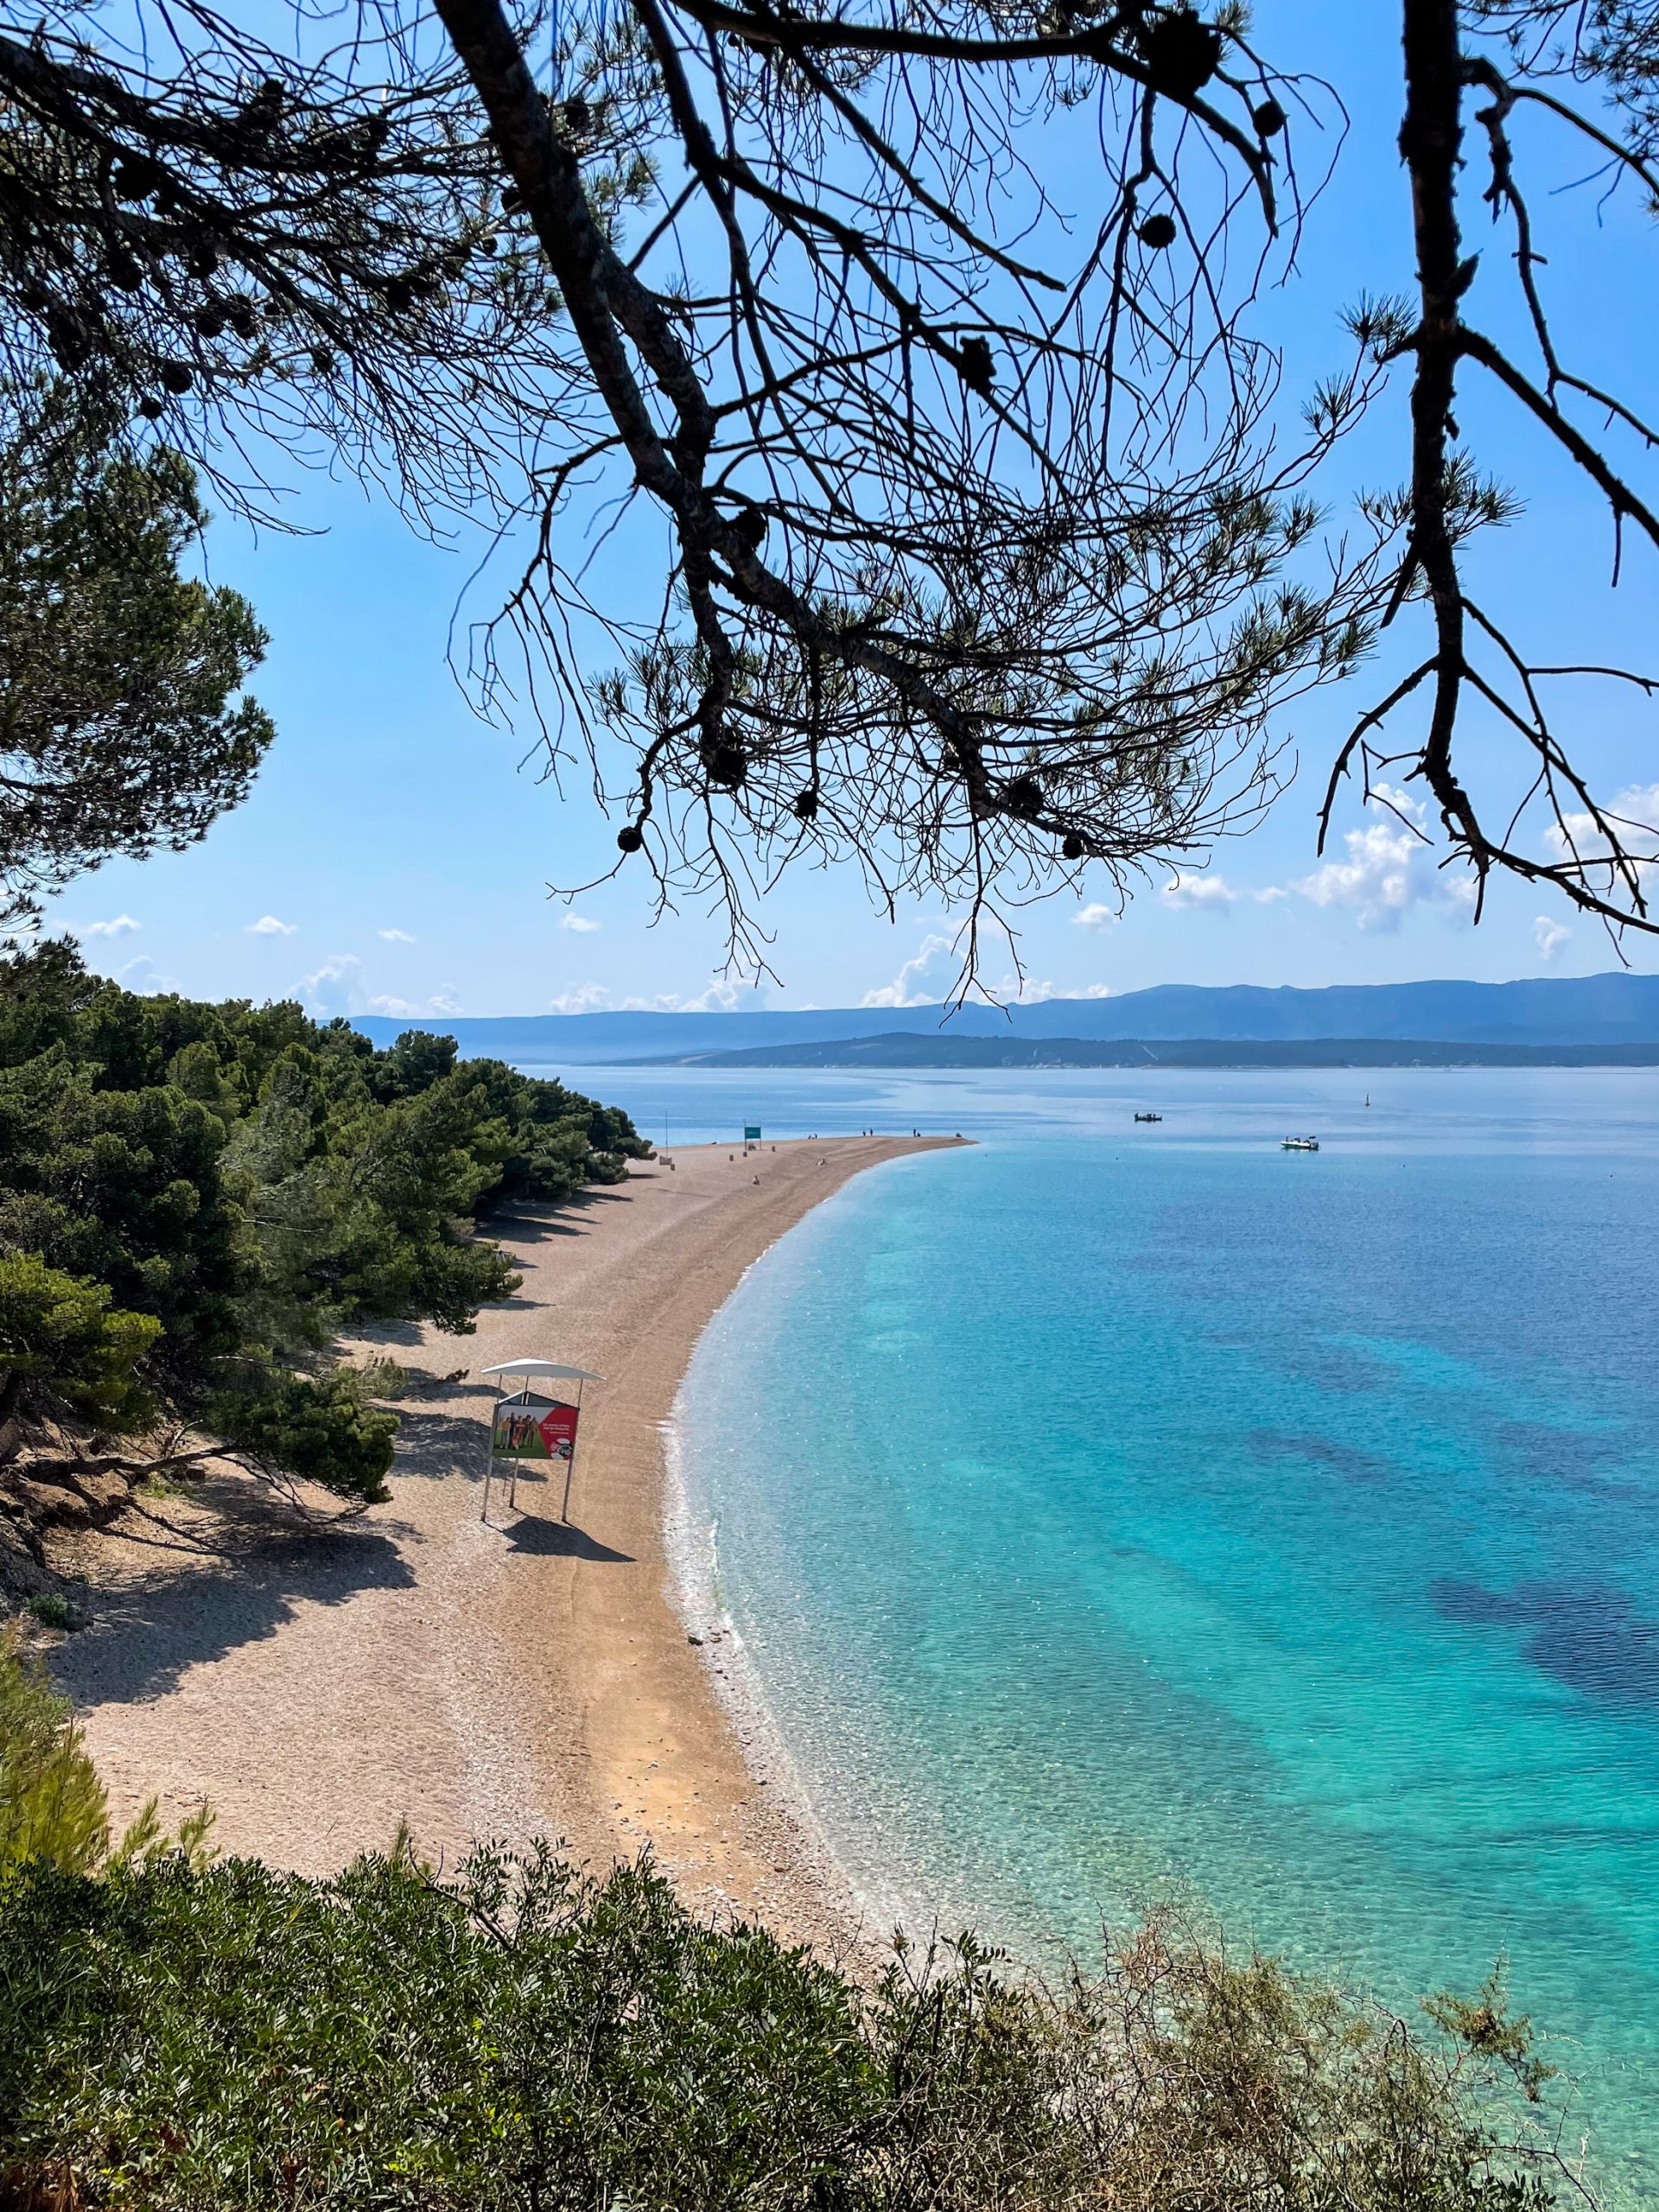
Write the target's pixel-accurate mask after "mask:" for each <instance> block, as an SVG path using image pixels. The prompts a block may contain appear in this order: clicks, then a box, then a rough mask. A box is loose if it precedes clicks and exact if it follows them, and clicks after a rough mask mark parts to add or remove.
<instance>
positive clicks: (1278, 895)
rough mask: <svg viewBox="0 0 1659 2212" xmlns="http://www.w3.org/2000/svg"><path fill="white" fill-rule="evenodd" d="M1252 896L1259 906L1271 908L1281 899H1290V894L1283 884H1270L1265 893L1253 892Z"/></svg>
mask: <svg viewBox="0 0 1659 2212" xmlns="http://www.w3.org/2000/svg"><path fill="white" fill-rule="evenodd" d="M1250 896H1251V898H1252V899H1255V903H1256V905H1257V906H1274V904H1276V902H1277V901H1278V900H1279V899H1288V898H1289V896H1290V893H1289V892H1288V891H1287V890H1286V888H1285V887H1284V885H1283V884H1282V883H1270V884H1269V885H1268V887H1267V889H1266V890H1265V891H1252V892H1251V893H1250Z"/></svg>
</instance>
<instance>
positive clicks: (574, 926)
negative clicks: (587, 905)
mask: <svg viewBox="0 0 1659 2212" xmlns="http://www.w3.org/2000/svg"><path fill="white" fill-rule="evenodd" d="M599 926H600V925H599V924H598V923H597V922H590V921H589V920H588V917H587V915H586V914H567V915H566V916H565V917H564V918H563V921H562V922H561V923H560V924H559V927H560V928H561V929H562V930H575V932H576V934H577V935H578V937H591V936H592V935H593V934H594V931H595V930H597V929H598V928H599Z"/></svg>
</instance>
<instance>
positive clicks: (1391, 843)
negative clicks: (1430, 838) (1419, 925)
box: [1291, 784, 1474, 930]
mask: <svg viewBox="0 0 1659 2212" xmlns="http://www.w3.org/2000/svg"><path fill="white" fill-rule="evenodd" d="M1370 804H1371V805H1372V807H1373V808H1374V809H1375V810H1376V819H1375V820H1374V821H1371V822H1369V823H1366V825H1365V827H1364V828H1363V829H1350V830H1348V831H1346V832H1345V834H1344V838H1343V842H1344V844H1345V845H1346V846H1347V848H1348V857H1347V859H1346V860H1345V861H1326V862H1325V866H1324V867H1323V868H1318V869H1316V870H1315V871H1314V873H1313V874H1312V875H1305V876H1303V877H1302V879H1301V880H1300V882H1298V883H1293V884H1292V885H1291V889H1292V890H1293V891H1294V892H1296V893H1299V894H1300V897H1302V898H1304V899H1311V900H1312V902H1313V905H1314V906H1344V907H1346V908H1347V909H1348V910H1349V911H1350V912H1351V913H1352V915H1353V917H1354V919H1355V921H1356V922H1357V925H1358V926H1359V927H1360V928H1361V929H1363V930H1395V929H1398V927H1399V926H1400V917H1401V916H1402V914H1403V913H1404V912H1406V911H1407V909H1408V907H1411V906H1421V905H1424V904H1427V903H1428V902H1431V901H1433V902H1434V903H1436V904H1439V905H1440V906H1463V907H1466V906H1470V905H1471V903H1472V901H1473V899H1474V886H1473V885H1472V884H1471V882H1470V880H1469V879H1468V877H1467V876H1466V875H1447V874H1446V872H1445V870H1444V869H1442V868H1439V867H1438V866H1437V865H1436V863H1435V859H1434V849H1433V846H1432V845H1430V844H1429V843H1428V842H1427V839H1426V838H1424V837H1423V836H1420V835H1419V830H1420V829H1421V824H1422V822H1423V820H1424V818H1425V816H1426V814H1427V808H1426V807H1424V806H1423V805H1421V804H1420V803H1419V802H1418V801H1417V800H1415V799H1414V798H1411V797H1410V796H1409V795H1408V793H1407V792H1405V791H1400V790H1397V789H1395V788H1393V787H1392V786H1390V785H1387V784H1378V785H1376V788H1375V790H1374V791H1373V792H1372V794H1371V801H1370Z"/></svg>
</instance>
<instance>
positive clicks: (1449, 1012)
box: [356, 972, 1659, 1067]
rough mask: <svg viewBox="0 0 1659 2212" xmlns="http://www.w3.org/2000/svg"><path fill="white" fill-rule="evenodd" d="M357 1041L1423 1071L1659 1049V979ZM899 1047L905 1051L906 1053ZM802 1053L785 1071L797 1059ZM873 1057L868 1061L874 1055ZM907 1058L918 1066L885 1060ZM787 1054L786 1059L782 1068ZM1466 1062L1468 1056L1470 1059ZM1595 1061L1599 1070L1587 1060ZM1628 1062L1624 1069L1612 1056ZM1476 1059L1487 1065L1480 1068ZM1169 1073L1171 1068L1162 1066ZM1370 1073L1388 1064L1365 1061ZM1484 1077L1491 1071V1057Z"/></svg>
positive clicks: (934, 1062)
mask: <svg viewBox="0 0 1659 2212" xmlns="http://www.w3.org/2000/svg"><path fill="white" fill-rule="evenodd" d="M356 1026H357V1027H359V1029H361V1030H363V1031H365V1033H367V1034H368V1035H370V1036H371V1037H372V1038H373V1039H375V1041H376V1042H377V1043H378V1044H388V1043H390V1042H391V1039H392V1038H394V1037H395V1036H397V1035H398V1034H399V1033H401V1032H402V1031H404V1030H405V1029H420V1028H442V1030H443V1032H444V1033H446V1034H448V1035H451V1036H454V1038H455V1039H457V1040H458V1041H459V1043H460V1046H461V1051H462V1052H463V1053H465V1054H467V1055H469V1056H474V1057H475V1056H477V1055H480V1054H484V1053H487V1054H491V1055H493V1056H494V1057H495V1058H499V1059H505V1060H512V1061H516V1062H518V1064H519V1065H531V1064H537V1063H540V1064H543V1065H550V1066H555V1067H560V1066H563V1067H570V1066H582V1065H596V1064H601V1063H607V1062H608V1063H611V1064H613V1065H617V1064H632V1065H636V1066H637V1065H640V1064H641V1063H645V1062H652V1061H655V1062H659V1063H660V1062H662V1061H665V1060H681V1061H693V1060H695V1061H701V1062H702V1063H703V1064H704V1065H709V1064H715V1065H720V1064H725V1065H731V1064H732V1062H731V1055H732V1054H734V1053H741V1054H742V1055H744V1058H743V1059H741V1061H739V1062H737V1063H736V1065H747V1066H751V1067H753V1066H756V1065H762V1064H763V1063H766V1062H768V1061H770V1062H771V1064H772V1065H780V1066H808V1067H825V1066H830V1065H841V1066H849V1065H851V1066H862V1067H868V1066H872V1065H880V1066H885V1067H899V1066H925V1067H941V1066H950V1065H954V1066H959V1067H960V1066H1009V1065H1014V1066H1032V1065H1039V1063H1040V1060H1051V1061H1052V1058H1054V1056H1055V1054H1057V1053H1058V1052H1059V1050H1060V1047H1062V1046H1064V1047H1065V1058H1066V1059H1067V1061H1068V1063H1069V1064H1070V1065H1090V1066H1103V1065H1139V1064H1140V1062H1139V1061H1138V1060H1137V1059H1133V1058H1132V1059H1129V1060H1128V1061H1123V1060H1116V1061H1108V1060H1104V1059H1101V1060H1095V1059H1090V1060H1088V1061H1080V1060H1078V1059H1077V1058H1075V1057H1074V1055H1075V1053H1076V1052H1077V1050H1078V1049H1079V1048H1081V1047H1083V1046H1096V1045H1098V1044H1102V1043H1107V1042H1109V1043H1113V1044H1116V1045H1120V1046H1123V1047H1124V1048H1125V1050H1126V1052H1127V1051H1128V1050H1129V1049H1130V1048H1133V1050H1134V1052H1135V1053H1137V1054H1139V1053H1141V1052H1143V1051H1144V1050H1145V1048H1147V1047H1149V1046H1158V1045H1160V1044H1164V1045H1168V1046H1179V1048H1180V1049H1181V1051H1182V1052H1196V1051H1197V1050H1198V1048H1199V1047H1200V1046H1205V1045H1214V1044H1217V1043H1224V1044H1232V1045H1238V1046H1257V1045H1260V1046H1267V1045H1271V1044H1288V1043H1292V1042H1299V1041H1300V1042H1303V1043H1307V1042H1318V1043H1319V1045H1320V1046H1322V1047H1323V1048H1325V1052H1326V1053H1328V1054H1331V1055H1334V1054H1336V1053H1337V1052H1338V1049H1339V1048H1340V1050H1341V1051H1342V1052H1344V1053H1346V1054H1347V1055H1348V1057H1349V1058H1352V1057H1353V1052H1354V1051H1355V1050H1356V1049H1357V1047H1358V1046H1360V1045H1362V1044H1370V1043H1376V1042H1379V1041H1387V1042H1389V1043H1391V1044H1393V1045H1395V1046H1396V1047H1397V1048H1398V1049H1397V1052H1396V1053H1395V1056H1394V1058H1395V1063H1396V1064H1397V1063H1398V1062H1400V1061H1409V1060H1411V1059H1419V1060H1421V1059H1422V1058H1425V1048H1426V1047H1427V1046H1447V1045H1460V1046H1503V1047H1515V1048H1525V1049H1527V1050H1530V1051H1534V1052H1535V1051H1538V1050H1541V1049H1545V1050H1548V1052H1551V1053H1552V1054H1553V1053H1555V1052H1559V1051H1560V1050H1561V1049H1562V1048H1566V1047H1573V1048H1588V1047H1600V1048H1609V1047H1633V1046H1659V976H1628V975H1624V974H1620V973H1617V972H1616V973H1614V974H1611V975H1606V976H1538V977H1535V978H1533V979H1531V980H1529V981H1527V982H1515V983H1459V982H1427V983H1338V984H1334V985H1332V986H1331V987H1330V988H1326V989H1324V990H1297V989H1293V988H1290V987H1288V986H1287V987H1285V988H1280V989H1276V990H1274V989H1266V988H1262V987H1261V986H1259V985H1256V984H1250V983H1241V984H1234V985H1230V986H1228V987H1226V988H1206V987H1205V986H1203V985H1199V984H1192V983H1161V984H1159V985H1157V986H1156V987H1155V988H1153V989H1151V990H1146V991H1126V992H1124V993H1123V995H1122V996H1121V997H1117V998H1103V999H1047V1000H1045V1001H1042V1003H1041V1004H1039V1005H1034V1006H1015V1007H1008V1008H1007V1010H1006V1011H1004V1010H1003V1009H1002V1008H1001V1007H986V1006H966V1007H962V1008H961V1009H960V1011H959V1012H957V1013H956V1014H952V1015H950V1017H949V1018H948V1019H947V1018H946V1017H945V1012H944V1007H940V1006H937V1005H935V1006H910V1007H829V1008H825V1009H822V1010H816V1009H815V1010H812V1011H808V1012H801V1013H796V1012H790V1013H754V1014H748V1013H743V1014H737V1013H734V1014H643V1013H639V1014H633V1013H630V1014H526V1015H516V1014H508V1015H502V1016H497V1017H494V1018H489V1019H479V1018H466V1019H459V1020H444V1021H442V1022H440V1021H435V1020H427V1021H419V1020H416V1021H406V1020H391V1019H389V1018H387V1017H385V1016H384V1015H368V1016H365V1017H362V1018H359V1020H358V1021H357V1024H356ZM904 1039H916V1040H917V1041H916V1043H915V1045H914V1046H910V1045H906V1043H905V1042H904V1041H903V1040H904ZM975 1039H994V1040H995V1041H996V1043H997V1044H998V1045H999V1046H1011V1045H1013V1044H1014V1043H1015V1042H1016V1041H1020V1042H1021V1043H1023V1042H1025V1041H1027V1040H1032V1041H1037V1040H1040V1041H1042V1042H1044V1043H1046V1044H1048V1045H1050V1046H1052V1048H1053V1050H1052V1052H1046V1053H1044V1054H1042V1055H1040V1056H1038V1057H1031V1058H1027V1057H1024V1056H1021V1057H1019V1058H1014V1059H1012V1060H1001V1059H994V1060H985V1059H981V1058H941V1057H940V1052H941V1050H948V1051H950V1052H962V1051H963V1050H965V1049H966V1048H968V1047H969V1046H970V1045H971V1044H972V1042H973V1040H975ZM851 1043H857V1044H858V1045H859V1046H860V1047H861V1049H860V1050H859V1051H858V1052H856V1053H855V1054H849V1056H848V1057H847V1058H840V1059H833V1060H832V1059H830V1058H827V1057H824V1056H823V1048H825V1047H828V1046H845V1045H849V1044H851ZM798 1046H804V1047H807V1048H809V1054H808V1057H806V1058H797V1057H796V1053H795V1048H797V1047H798ZM878 1046H879V1048H880V1050H879V1053H878V1052H877V1050H876V1049H875V1048H876V1047H878ZM912 1051H913V1052H914V1053H915V1057H914V1058H897V1057H887V1055H889V1054H900V1053H906V1052H912ZM784 1053H787V1054H788V1055H789V1057H788V1058H779V1055H780V1054H784ZM1461 1057H1463V1058H1470V1057H1471V1056H1470V1055H1468V1054H1465V1055H1462V1056H1461ZM1588 1057H1589V1058H1592V1059H1595V1058H1604V1057H1607V1054H1606V1053H1605V1052H1591V1053H1589V1054H1588ZM1620 1057H1623V1055H1620ZM1482 1058H1485V1056H1484V1054H1483V1055H1482ZM1165 1064H1166V1065H1169V1064H1170V1060H1169V1058H1167V1057H1166V1060H1165ZM1181 1064H1182V1065H1187V1066H1198V1065H1204V1066H1223V1065H1249V1064H1251V1056H1249V1055H1248V1054H1244V1053H1229V1054H1226V1055H1224V1056H1222V1057H1218V1058H1214V1059H1204V1060H1197V1059H1191V1058H1189V1059H1186V1060H1185V1061H1184V1062H1182V1063H1181ZM1356 1064H1363V1065H1367V1066H1380V1065H1386V1063H1385V1062H1383V1061H1382V1060H1371V1059H1369V1058H1367V1059H1366V1060H1365V1061H1364V1062H1363V1063H1356ZM1485 1064H1486V1065H1499V1064H1501V1063H1496V1062H1494V1061H1492V1060H1491V1059H1489V1058H1488V1059H1486V1060H1485ZM1255 1065H1274V1066H1293V1065H1294V1066H1311V1065H1342V1062H1341V1060H1340V1059H1336V1058H1320V1059H1319V1060H1287V1059H1281V1058H1274V1059H1271V1060H1268V1059H1259V1058H1258V1059H1256V1060H1255Z"/></svg>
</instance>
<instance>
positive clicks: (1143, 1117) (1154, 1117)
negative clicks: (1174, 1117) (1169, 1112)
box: [1135, 1114, 1164, 1122]
mask: <svg viewBox="0 0 1659 2212" xmlns="http://www.w3.org/2000/svg"><path fill="white" fill-rule="evenodd" d="M1163 1118H1164V1117H1163V1116H1162V1115H1161V1114H1137V1115H1136V1116H1135V1120H1136V1121H1137V1122H1161V1121H1162V1120H1163Z"/></svg>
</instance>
